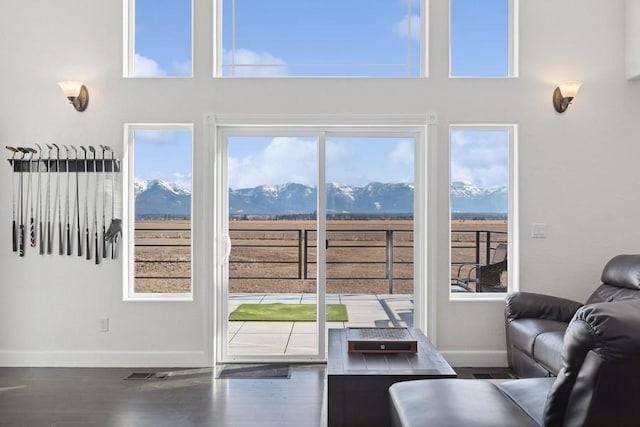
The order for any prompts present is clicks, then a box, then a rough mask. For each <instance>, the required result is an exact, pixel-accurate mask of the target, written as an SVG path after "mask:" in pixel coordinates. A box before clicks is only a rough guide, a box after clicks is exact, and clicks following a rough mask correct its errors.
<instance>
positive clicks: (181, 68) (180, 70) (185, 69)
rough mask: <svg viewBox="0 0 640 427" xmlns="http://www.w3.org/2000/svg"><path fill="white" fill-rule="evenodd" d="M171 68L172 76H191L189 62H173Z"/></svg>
mask: <svg viewBox="0 0 640 427" xmlns="http://www.w3.org/2000/svg"><path fill="white" fill-rule="evenodd" d="M171 66H172V69H173V73H172V75H173V76H191V74H192V68H191V60H186V61H184V62H178V61H173V63H172V64H171Z"/></svg>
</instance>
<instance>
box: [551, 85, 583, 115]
mask: <svg viewBox="0 0 640 427" xmlns="http://www.w3.org/2000/svg"><path fill="white" fill-rule="evenodd" d="M580 86H582V82H564V83H561V84H560V85H558V87H556V90H554V91H553V106H554V108H555V109H556V111H557V112H558V113H564V112H565V111H566V109H567V108H569V104H571V101H573V98H575V97H576V95H577V94H578V91H579V90H580Z"/></svg>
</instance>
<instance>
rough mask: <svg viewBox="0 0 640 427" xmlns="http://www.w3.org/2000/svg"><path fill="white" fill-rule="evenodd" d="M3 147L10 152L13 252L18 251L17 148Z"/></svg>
mask: <svg viewBox="0 0 640 427" xmlns="http://www.w3.org/2000/svg"><path fill="white" fill-rule="evenodd" d="M5 148H6V149H7V150H9V151H11V153H13V154H12V155H11V167H12V168H13V170H12V171H11V204H12V206H13V223H12V225H11V236H12V248H13V252H18V224H17V223H16V185H15V178H14V176H15V170H16V164H15V161H16V160H15V159H16V153H17V152H18V149H17V148H15V147H11V146H9V145H6V146H5Z"/></svg>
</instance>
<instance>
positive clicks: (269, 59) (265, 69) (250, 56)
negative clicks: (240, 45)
mask: <svg viewBox="0 0 640 427" xmlns="http://www.w3.org/2000/svg"><path fill="white" fill-rule="evenodd" d="M234 63H235V65H237V66H236V67H235V70H234V75H235V76H239V77H248V76H252V77H268V76H286V75H288V74H289V69H288V68H287V66H286V63H285V61H284V60H283V59H280V58H278V57H275V56H273V55H272V54H270V53H268V52H263V53H257V52H253V51H251V50H248V49H236V51H235V55H233V57H232V55H231V51H229V50H226V49H223V50H222V64H223V66H225V69H226V68H228V66H230V65H232V64H234Z"/></svg>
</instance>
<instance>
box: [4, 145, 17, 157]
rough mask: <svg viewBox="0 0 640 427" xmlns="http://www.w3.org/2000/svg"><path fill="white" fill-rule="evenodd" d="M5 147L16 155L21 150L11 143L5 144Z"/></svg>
mask: <svg viewBox="0 0 640 427" xmlns="http://www.w3.org/2000/svg"><path fill="white" fill-rule="evenodd" d="M4 148H6V149H7V150H9V151H11V152H12V153H13V155H14V156H15V155H16V153H17V152H18V151H19V150H18V149H17V148H16V147H12V146H10V145H5V146H4Z"/></svg>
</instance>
